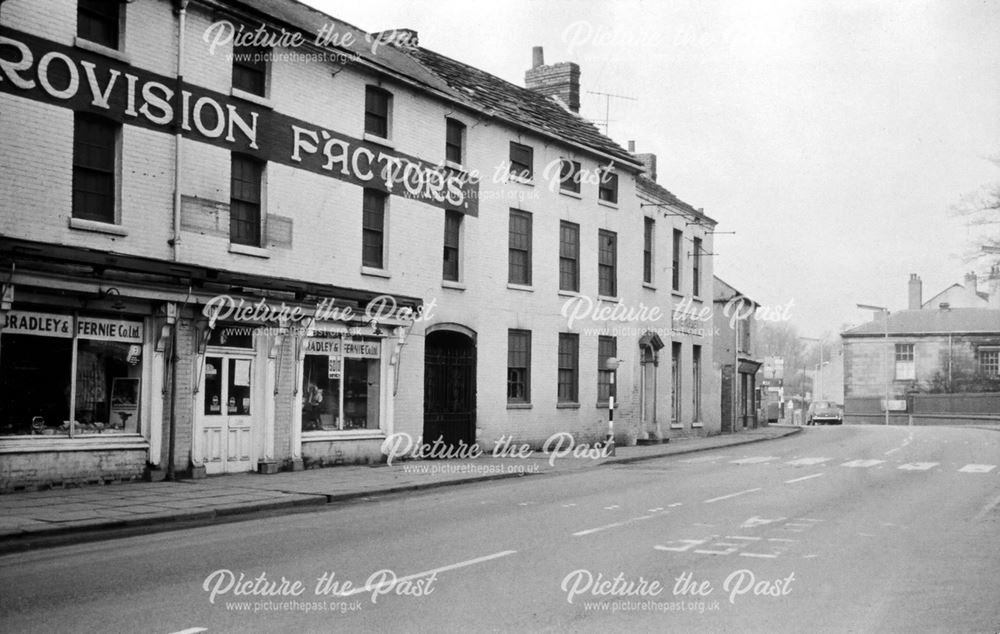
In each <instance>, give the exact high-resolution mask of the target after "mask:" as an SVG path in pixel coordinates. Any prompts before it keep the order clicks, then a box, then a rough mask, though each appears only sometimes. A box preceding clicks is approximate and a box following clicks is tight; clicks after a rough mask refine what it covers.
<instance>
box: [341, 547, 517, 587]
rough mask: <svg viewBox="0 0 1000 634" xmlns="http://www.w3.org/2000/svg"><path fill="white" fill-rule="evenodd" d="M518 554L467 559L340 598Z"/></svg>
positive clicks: (385, 582)
mask: <svg viewBox="0 0 1000 634" xmlns="http://www.w3.org/2000/svg"><path fill="white" fill-rule="evenodd" d="M516 552H517V551H516V550H501V551H500V552H498V553H493V554H492V555H484V556H482V557H476V558H475V559H467V560H465V561H460V562H458V563H457V564H449V565H447V566H441V567H440V568H434V569H432V570H425V571H424V572H418V573H414V574H412V575H406V576H405V577H398V578H395V577H394V578H393V579H392V581H391V582H390V581H383V582H382V583H379V584H375V585H374V586H371V584H365V585H364V586H361V587H360V588H355V589H354V590H351V591H350V592H343V593H341V594H340V596H344V597H349V596H352V595H355V594H361V593H362V592H368V593H371V592H373V591H375V590H378V589H380V588H382V587H383V586H385V585H388V584H390V583H393V584H394V583H399V582H402V581H409V580H410V579H422V578H424V577H429V576H431V575H436V574H437V573H439V572H447V571H448V570H457V569H458V568H465V567H466V566H474V565H475V564H481V563H483V562H485V561H491V560H493V559H499V558H500V557H506V556H508V555H513V554H515V553H516Z"/></svg>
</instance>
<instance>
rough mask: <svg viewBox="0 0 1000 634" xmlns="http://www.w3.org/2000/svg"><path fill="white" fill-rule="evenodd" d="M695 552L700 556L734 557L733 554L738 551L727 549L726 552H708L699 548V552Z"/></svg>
mask: <svg viewBox="0 0 1000 634" xmlns="http://www.w3.org/2000/svg"><path fill="white" fill-rule="evenodd" d="M694 552H695V553H696V554H698V555H732V554H733V553H735V552H736V549H735V548H727V549H725V550H706V549H702V548H699V549H698V550H696V551H694Z"/></svg>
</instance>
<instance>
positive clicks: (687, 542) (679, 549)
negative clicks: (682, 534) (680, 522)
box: [653, 539, 708, 553]
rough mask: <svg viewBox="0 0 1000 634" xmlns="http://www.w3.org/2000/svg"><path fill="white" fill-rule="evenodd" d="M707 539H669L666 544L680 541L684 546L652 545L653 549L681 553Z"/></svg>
mask: <svg viewBox="0 0 1000 634" xmlns="http://www.w3.org/2000/svg"><path fill="white" fill-rule="evenodd" d="M707 541H708V540H707V539H673V540H671V541H669V542H667V543H668V544H675V543H681V544H685V545H684V546H659V545H657V546H653V550H666V551H669V552H672V553H682V552H685V551H687V550H690V549H692V548H694V547H695V546H701V545H702V544H704V543H705V542H707Z"/></svg>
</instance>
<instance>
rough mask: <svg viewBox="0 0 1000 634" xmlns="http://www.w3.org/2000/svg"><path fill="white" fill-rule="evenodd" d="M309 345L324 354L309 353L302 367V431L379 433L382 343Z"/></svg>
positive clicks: (314, 342) (320, 342)
mask: <svg viewBox="0 0 1000 634" xmlns="http://www.w3.org/2000/svg"><path fill="white" fill-rule="evenodd" d="M307 345H308V346H309V347H310V348H312V349H313V350H314V351H320V352H322V354H308V353H307V354H306V355H305V358H304V360H303V363H302V431H303V432H312V431H340V430H352V429H379V428H380V421H379V414H380V412H379V402H380V396H381V354H380V350H381V342H380V340H377V339H370V340H349V341H346V342H345V341H343V340H341V339H339V338H337V339H329V340H312V341H311V342H310V343H309V344H307ZM342 345H343V346H344V349H345V350H346V356H344V355H342V354H341V346H342ZM352 355H366V356H352Z"/></svg>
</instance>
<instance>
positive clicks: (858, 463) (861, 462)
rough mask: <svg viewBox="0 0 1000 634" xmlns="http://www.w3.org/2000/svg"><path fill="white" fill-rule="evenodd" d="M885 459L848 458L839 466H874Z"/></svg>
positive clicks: (862, 467)
mask: <svg viewBox="0 0 1000 634" xmlns="http://www.w3.org/2000/svg"><path fill="white" fill-rule="evenodd" d="M883 462H885V460H849V461H847V462H845V463H844V464H842V465H840V466H841V467H854V468H858V469H867V468H868V467H874V466H875V465H877V464H882V463H883Z"/></svg>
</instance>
